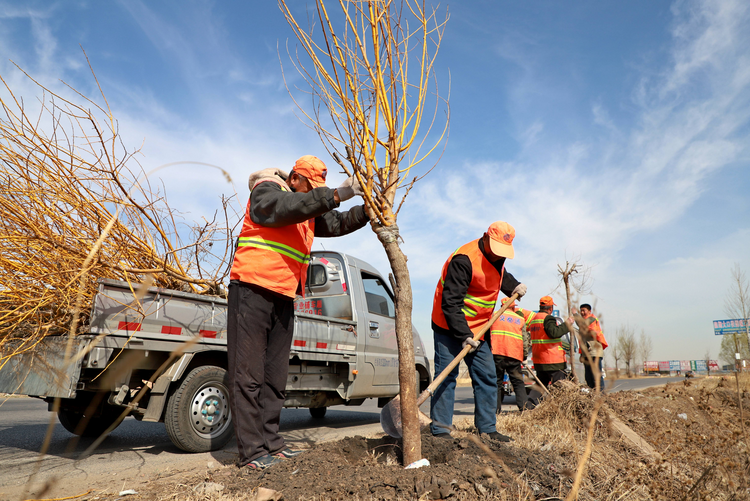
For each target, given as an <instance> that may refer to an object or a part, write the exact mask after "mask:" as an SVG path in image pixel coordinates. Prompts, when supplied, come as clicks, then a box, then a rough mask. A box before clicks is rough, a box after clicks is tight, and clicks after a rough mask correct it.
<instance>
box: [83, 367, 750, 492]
mask: <svg viewBox="0 0 750 501" xmlns="http://www.w3.org/2000/svg"><path fill="white" fill-rule="evenodd" d="M741 385H742V386H741V387H742V391H741V392H740V393H741V395H742V404H743V407H744V409H743V418H744V419H743V420H741V419H740V409H739V406H738V403H739V400H738V391H737V388H736V385H735V381H734V378H731V379H730V378H720V377H712V378H704V379H700V380H687V381H685V382H682V383H673V384H669V385H665V386H663V387H657V388H651V389H648V390H643V391H629V392H620V393H616V394H613V395H606V396H604V397H602V398H603V403H602V405H601V408H600V410H599V412H598V413H597V415H596V417H595V419H594V420H593V426H590V424H591V423H592V415H593V413H594V409H595V408H596V407H597V405H596V404H597V401H598V400H597V397H595V396H594V395H592V394H591V393H588V392H586V390H585V389H582V388H580V387H577V386H575V385H573V384H572V383H571V384H569V385H566V386H564V387H562V388H559V389H557V391H556V392H555V395H554V397H553V398H548V399H547V400H545V401H544V402H543V403H542V404H541V405H540V406H539V407H537V408H536V409H535V410H533V411H530V412H525V413H523V414H521V413H518V412H508V413H503V414H501V415H500V416H498V430H500V431H501V432H503V433H507V434H509V435H511V436H513V437H514V438H515V441H514V442H511V443H501V442H496V441H493V440H491V439H488V438H482V439H480V438H479V437H478V436H477V435H476V433H475V430H474V429H473V427H472V425H471V423H470V422H465V421H464V422H459V423H456V431H454V432H453V435H454V437H455V438H453V439H450V440H446V439H439V438H435V437H432V436H431V435H429V434H428V433H423V435H422V454H423V456H424V457H426V458H427V459H428V460H429V462H430V466H428V467H423V468H420V469H410V470H406V469H404V467H403V464H402V454H401V448H400V442H399V441H398V440H394V439H392V438H390V437H388V436H377V437H361V436H355V437H349V438H346V439H343V440H339V441H336V442H329V443H323V444H318V445H316V446H315V447H313V448H311V449H309V450H307V451H306V452H305V453H304V454H302V455H301V456H299V457H297V458H294V459H290V460H286V461H284V462H283V463H280V464H278V465H276V466H273V467H272V468H269V469H268V470H266V471H265V472H255V471H250V472H248V471H245V470H241V469H238V468H237V467H236V466H235V465H234V464H231V462H229V463H228V464H225V465H217V466H216V467H215V468H210V469H208V470H207V471H205V472H201V473H200V474H195V475H193V476H182V477H180V478H175V477H169V478H162V479H159V480H156V481H152V482H151V483H150V484H149V485H148V487H147V489H139V493H138V494H136V495H132V496H128V497H127V498H123V499H124V500H125V501H129V500H133V501H135V500H149V501H156V500H168V499H189V500H219V501H232V500H239V499H251V500H257V501H260V500H267V499H281V497H280V496H283V499H285V500H302V499H304V500H316V501H317V500H321V501H322V500H343V499H359V500H370V499H373V500H397V499H398V500H401V499H455V500H465V499H491V500H531V499H535V500H537V501H542V500H544V501H552V500H558V499H565V498H566V497H567V496H568V494H569V493H570V491H571V488H572V486H573V483H574V482H573V477H574V476H575V472H576V470H577V468H578V466H579V464H580V461H581V458H583V457H584V456H586V454H585V451H586V440H587V436H588V435H589V432H591V436H592V446H591V454H590V457H589V458H588V460H587V461H586V463H585V470H584V473H583V477H582V482H581V488H580V491H579V493H578V498H577V499H581V500H611V501H615V500H618V501H620V500H622V501H624V500H674V499H689V500H693V499H706V500H709V499H710V500H730V499H731V500H750V483H749V482H748V478H749V477H750V448H749V447H748V432H750V419H748V417H749V413H748V407H750V394H749V393H748V389H750V377H746V378H745V379H744V380H742V381H741ZM615 420H619V421H621V422H624V423H625V424H626V425H627V426H628V427H630V429H632V431H633V432H635V434H637V435H633V436H636V437H638V436H639V437H640V438H642V439H643V441H644V442H642V443H640V444H639V443H638V441H636V442H634V441H633V440H632V439H627V438H625V437H623V435H622V433H621V432H620V431H618V429H617V426H616V421H615ZM743 421H744V422H743ZM743 425H744V430H743ZM115 494H117V493H107V492H97V493H91V494H90V495H88V496H86V497H82V498H79V499H88V500H93V499H99V500H109V499H118V498H119V496H117V495H115Z"/></svg>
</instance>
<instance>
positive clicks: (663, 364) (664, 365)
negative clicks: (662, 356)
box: [659, 360, 669, 372]
mask: <svg viewBox="0 0 750 501" xmlns="http://www.w3.org/2000/svg"><path fill="white" fill-rule="evenodd" d="M662 371H664V372H668V371H669V360H667V361H664V360H660V361H659V372H662Z"/></svg>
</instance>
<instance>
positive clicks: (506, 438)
mask: <svg viewBox="0 0 750 501" xmlns="http://www.w3.org/2000/svg"><path fill="white" fill-rule="evenodd" d="M482 436H484V437H488V438H491V439H492V440H497V441H498V442H513V439H512V438H510V437H509V436H508V435H503V434H502V433H499V432H497V431H493V432H492V433H483V434H482Z"/></svg>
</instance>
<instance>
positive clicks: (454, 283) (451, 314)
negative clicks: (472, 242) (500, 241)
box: [432, 238, 519, 342]
mask: <svg viewBox="0 0 750 501" xmlns="http://www.w3.org/2000/svg"><path fill="white" fill-rule="evenodd" d="M479 250H480V251H481V252H482V254H483V255H484V257H485V259H487V260H488V261H489V259H488V258H487V253H485V251H484V242H483V241H482V239H481V238H480V239H479ZM490 262H491V263H492V265H493V266H494V267H495V269H497V271H498V273H501V272H502V270H503V265H504V264H505V258H500V259H499V260H497V261H495V262H492V261H490ZM471 274H472V269H471V260H470V259H469V256H466V255H464V254H457V255H455V256H453V259H451V261H450V263H448V270H447V271H446V273H445V282H444V284H443V301H442V305H441V307H442V309H443V315H445V321H446V323H447V324H448V329H443V328H442V327H440V326H439V325H437V324H435V322H432V330H434V331H435V332H437V333H439V334H445V335H449V336H453V337H455V338H456V339H458V340H460V341H461V342H463V341H464V339H466V338H469V337H473V336H474V335H473V334H472V332H471V329H469V324H468V323H466V315H464V313H463V312H462V311H461V308H463V306H464V298H465V297H466V292H467V291H468V290H469V284H470V283H471ZM518 284H519V282H518V280H516V279H515V277H513V275H511V274H510V273H509V272H508V271H507V270H506V271H505V273H504V274H503V281H502V283H501V284H500V291H501V292H502V293H503V294H505V295H506V296H511V295H512V294H513V289H515V288H516V286H517V285H518Z"/></svg>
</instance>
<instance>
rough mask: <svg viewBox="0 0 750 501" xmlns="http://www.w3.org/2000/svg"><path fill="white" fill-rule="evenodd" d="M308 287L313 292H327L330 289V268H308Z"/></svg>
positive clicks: (319, 265)
mask: <svg viewBox="0 0 750 501" xmlns="http://www.w3.org/2000/svg"><path fill="white" fill-rule="evenodd" d="M307 286H308V287H309V288H310V290H312V291H320V292H323V291H326V290H328V289H329V288H330V286H331V283H330V277H329V276H328V268H326V267H325V266H324V265H322V264H311V265H310V266H309V267H308V268H307Z"/></svg>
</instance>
